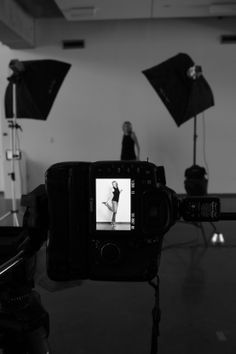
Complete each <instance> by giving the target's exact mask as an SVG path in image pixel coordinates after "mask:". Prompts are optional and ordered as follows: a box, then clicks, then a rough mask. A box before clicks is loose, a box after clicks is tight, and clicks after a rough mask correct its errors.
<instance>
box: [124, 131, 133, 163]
mask: <svg viewBox="0 0 236 354" xmlns="http://www.w3.org/2000/svg"><path fill="white" fill-rule="evenodd" d="M121 160H136V155H135V150H134V140H133V139H132V137H131V135H123V139H122V149H121Z"/></svg>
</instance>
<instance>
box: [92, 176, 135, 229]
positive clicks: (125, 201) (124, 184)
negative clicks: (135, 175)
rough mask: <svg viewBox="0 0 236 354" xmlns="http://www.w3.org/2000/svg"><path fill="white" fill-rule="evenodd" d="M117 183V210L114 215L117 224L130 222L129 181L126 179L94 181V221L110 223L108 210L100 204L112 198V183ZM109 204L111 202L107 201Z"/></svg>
mask: <svg viewBox="0 0 236 354" xmlns="http://www.w3.org/2000/svg"><path fill="white" fill-rule="evenodd" d="M114 180H115V181H116V182H117V183H118V187H119V190H122V192H121V193H120V198H119V203H118V210H117V215H116V221H117V222H130V217H131V200H130V199H131V185H130V184H131V180H130V179H128V178H116V179H114V178H103V179H100V178H98V179H97V180H96V221H97V222H110V221H111V218H112V213H111V211H110V210H108V208H107V207H106V206H105V205H104V204H102V202H106V201H107V199H108V198H109V197H110V196H112V189H113V188H112V181H114ZM109 204H111V201H109Z"/></svg>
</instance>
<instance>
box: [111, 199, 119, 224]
mask: <svg viewBox="0 0 236 354" xmlns="http://www.w3.org/2000/svg"><path fill="white" fill-rule="evenodd" d="M112 208H113V214H112V220H111V221H112V223H113V224H115V222H116V213H117V209H118V203H117V202H115V201H112Z"/></svg>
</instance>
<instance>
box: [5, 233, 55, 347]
mask: <svg viewBox="0 0 236 354" xmlns="http://www.w3.org/2000/svg"><path fill="white" fill-rule="evenodd" d="M24 238H25V233H24V231H23V228H21V227H1V229H0V244H1V253H0V263H1V265H0V352H1V353H3V354H15V353H18V354H50V353H51V349H50V345H49V342H48V336H49V315H48V312H47V311H46V310H45V309H44V307H43V306H42V304H41V300H40V296H39V294H38V293H37V292H36V291H35V290H34V273H35V267H36V265H35V254H33V255H32V256H31V257H30V258H28V259H26V258H25V254H24V251H23V250H18V251H17V246H19V244H20V243H21V242H22V241H23V240H24ZM10 251H11V252H10ZM13 251H14V253H15V252H17V253H16V254H15V255H14V256H13V254H14V253H13ZM6 254H8V258H6V257H7V256H6ZM10 254H11V258H9V255H10ZM3 262H4V263H3Z"/></svg>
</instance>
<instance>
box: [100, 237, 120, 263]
mask: <svg viewBox="0 0 236 354" xmlns="http://www.w3.org/2000/svg"><path fill="white" fill-rule="evenodd" d="M100 252H101V258H102V260H103V261H104V262H106V263H110V264H111V263H116V262H118V261H119V259H120V248H119V247H118V246H117V245H116V244H115V243H110V242H109V243H106V244H105V245H103V246H102V247H101V250H100Z"/></svg>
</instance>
